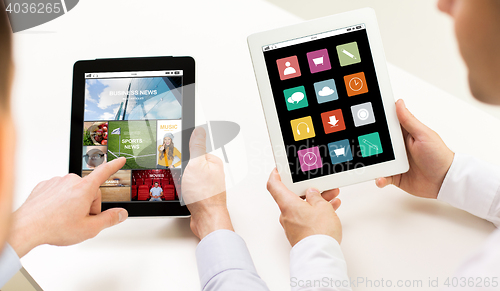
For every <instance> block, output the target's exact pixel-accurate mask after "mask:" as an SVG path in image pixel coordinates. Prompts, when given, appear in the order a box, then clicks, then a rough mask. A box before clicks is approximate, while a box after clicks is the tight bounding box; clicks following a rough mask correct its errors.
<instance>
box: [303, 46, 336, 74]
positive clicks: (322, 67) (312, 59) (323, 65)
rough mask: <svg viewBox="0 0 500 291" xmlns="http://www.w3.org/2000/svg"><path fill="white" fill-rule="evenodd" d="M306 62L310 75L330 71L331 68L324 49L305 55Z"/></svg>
mask: <svg viewBox="0 0 500 291" xmlns="http://www.w3.org/2000/svg"><path fill="white" fill-rule="evenodd" d="M307 60H308V61H309V69H311V74H314V73H317V72H322V71H326V70H330V69H331V68H332V65H331V64H330V57H329V56H328V51H327V50H326V49H322V50H319V51H313V52H309V53H307Z"/></svg>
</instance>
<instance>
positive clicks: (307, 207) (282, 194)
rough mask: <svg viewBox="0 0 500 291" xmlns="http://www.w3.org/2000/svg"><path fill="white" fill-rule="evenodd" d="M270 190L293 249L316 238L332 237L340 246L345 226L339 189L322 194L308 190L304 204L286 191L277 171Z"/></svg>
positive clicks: (272, 174) (272, 173)
mask: <svg viewBox="0 0 500 291" xmlns="http://www.w3.org/2000/svg"><path fill="white" fill-rule="evenodd" d="M267 190H269V192H271V195H273V198H274V200H276V203H278V206H279V208H280V210H281V215H280V223H281V225H282V226H283V228H284V229H285V233H286V237H287V238H288V241H289V242H290V244H291V245H292V247H293V246H294V245H295V244H296V243H298V242H299V241H301V240H302V239H304V238H306V237H308V236H311V235H315V234H324V235H329V236H331V237H333V238H334V239H335V240H337V242H338V243H339V244H340V242H341V241H342V225H341V224H340V220H339V218H338V216H337V214H336V213H335V210H337V209H338V208H339V206H340V199H338V198H336V197H337V196H338V195H339V189H333V190H328V191H325V192H323V193H322V194H320V193H319V191H318V190H316V189H314V188H311V189H308V190H307V192H306V197H305V198H306V200H305V201H304V200H302V199H301V198H300V197H299V196H297V195H296V194H295V193H293V192H291V191H290V190H288V189H287V188H286V187H285V185H284V184H283V183H282V182H281V177H280V175H279V174H278V171H277V170H276V169H274V170H273V171H272V172H271V176H270V177H269V181H268V182H267Z"/></svg>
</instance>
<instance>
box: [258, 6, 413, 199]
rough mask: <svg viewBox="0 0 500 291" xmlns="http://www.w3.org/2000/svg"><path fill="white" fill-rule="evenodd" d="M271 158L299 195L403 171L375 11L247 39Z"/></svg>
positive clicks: (401, 143) (402, 148) (405, 165)
mask: <svg viewBox="0 0 500 291" xmlns="http://www.w3.org/2000/svg"><path fill="white" fill-rule="evenodd" d="M248 44H249V47H250V53H251V56H252V61H253V66H254V69H255V75H256V78H257V83H258V87H259V92H260V97H261V100H262V106H263V108H264V114H265V117H266V122H267V127H268V130H269V136H270V139H271V144H272V147H273V152H274V157H275V161H276V165H277V168H278V171H279V173H280V175H281V179H282V181H283V183H284V184H285V185H286V186H287V187H288V188H289V189H290V190H292V191H294V192H295V193H297V194H298V195H303V194H304V193H305V190H307V188H309V187H316V188H318V189H319V190H321V191H323V190H327V189H331V188H336V187H341V186H346V185H350V184H355V183H359V182H363V181H367V180H371V179H375V178H377V177H384V176H390V175H395V174H399V173H404V172H406V171H408V168H409V166H408V159H407V156H406V150H405V145H404V141H403V135H402V132H401V128H400V125H399V121H398V118H397V116H396V107H395V103H394V97H393V94H392V90H391V86H390V82H389V76H388V72H387V67H386V60H385V55H384V50H383V47H382V40H381V37H380V33H379V29H378V25H377V20H376V17H375V12H374V11H373V10H372V9H369V8H365V9H361V10H356V11H352V12H348V13H343V14H338V15H333V16H329V17H325V18H321V19H317V20H312V21H308V22H304V23H302V24H298V25H293V26H289V27H284V28H279V29H275V30H271V31H266V32H261V33H257V34H254V35H251V36H249V37H248Z"/></svg>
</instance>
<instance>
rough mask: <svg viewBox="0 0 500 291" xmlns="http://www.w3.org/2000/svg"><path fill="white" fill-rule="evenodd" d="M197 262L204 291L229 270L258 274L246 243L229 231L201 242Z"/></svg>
mask: <svg viewBox="0 0 500 291" xmlns="http://www.w3.org/2000/svg"><path fill="white" fill-rule="evenodd" d="M196 261H197V263H198V272H199V276H200V283H201V287H202V289H203V288H205V286H206V285H207V284H208V282H210V280H211V279H212V278H214V277H215V276H217V275H218V274H220V273H222V272H224V271H227V270H247V271H249V272H251V273H255V274H256V273H257V271H256V269H255V266H254V265H253V261H252V258H251V256H250V253H249V252H248V249H247V246H246V244H245V241H244V240H243V239H242V238H241V237H240V236H239V235H237V234H236V233H235V232H234V231H230V230H227V229H219V230H216V231H214V232H212V233H210V234H209V235H207V236H206V237H204V238H203V239H202V240H201V242H200V243H199V244H198V247H197V248H196Z"/></svg>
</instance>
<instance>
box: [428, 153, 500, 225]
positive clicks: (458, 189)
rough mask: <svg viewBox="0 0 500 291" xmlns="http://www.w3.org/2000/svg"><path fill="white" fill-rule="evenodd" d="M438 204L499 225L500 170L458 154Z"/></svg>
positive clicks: (444, 183) (440, 192)
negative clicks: (441, 203)
mask: <svg viewBox="0 0 500 291" xmlns="http://www.w3.org/2000/svg"><path fill="white" fill-rule="evenodd" d="M437 198H438V199H439V200H442V201H445V202H448V203H449V204H451V205H452V206H454V207H457V208H460V209H463V210H465V211H467V212H469V213H471V214H474V215H476V216H478V217H481V218H483V219H486V220H488V221H491V222H493V223H494V224H496V225H497V226H499V225H500V167H497V166H494V165H490V164H488V163H485V162H483V161H480V160H478V159H475V158H473V157H470V156H467V155H463V154H455V158H454V160H453V163H452V165H451V167H450V170H449V171H448V173H447V175H446V177H445V179H444V181H443V184H442V186H441V189H440V190H439V194H438V197H437Z"/></svg>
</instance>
